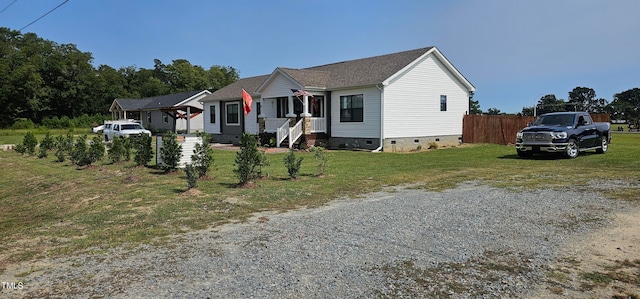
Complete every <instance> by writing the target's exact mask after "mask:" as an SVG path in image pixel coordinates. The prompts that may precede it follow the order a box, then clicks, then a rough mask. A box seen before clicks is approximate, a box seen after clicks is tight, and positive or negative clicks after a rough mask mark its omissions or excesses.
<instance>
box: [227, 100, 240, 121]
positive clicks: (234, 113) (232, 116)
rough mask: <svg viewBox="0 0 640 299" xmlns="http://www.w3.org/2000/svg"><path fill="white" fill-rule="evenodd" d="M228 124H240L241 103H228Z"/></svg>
mask: <svg viewBox="0 0 640 299" xmlns="http://www.w3.org/2000/svg"><path fill="white" fill-rule="evenodd" d="M226 107H227V124H228V125H229V124H232V125H233V124H240V104H238V103H230V104H227V106H226Z"/></svg>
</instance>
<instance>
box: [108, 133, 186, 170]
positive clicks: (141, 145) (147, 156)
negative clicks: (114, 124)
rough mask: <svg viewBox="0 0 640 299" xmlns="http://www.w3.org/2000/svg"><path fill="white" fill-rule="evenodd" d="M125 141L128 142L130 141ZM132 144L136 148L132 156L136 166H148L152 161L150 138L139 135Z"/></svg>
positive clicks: (145, 135)
mask: <svg viewBox="0 0 640 299" xmlns="http://www.w3.org/2000/svg"><path fill="white" fill-rule="evenodd" d="M116 139H117V138H116ZM127 140H128V141H129V142H130V139H127ZM114 141H115V140H114ZM133 143H135V146H136V154H135V155H134V156H133V160H134V161H135V162H136V165H138V166H140V165H144V166H147V165H149V162H151V159H153V148H151V137H150V136H149V135H147V134H140V136H138V137H137V138H136V139H135V141H134V142H133ZM179 159H180V158H178V160H179Z"/></svg>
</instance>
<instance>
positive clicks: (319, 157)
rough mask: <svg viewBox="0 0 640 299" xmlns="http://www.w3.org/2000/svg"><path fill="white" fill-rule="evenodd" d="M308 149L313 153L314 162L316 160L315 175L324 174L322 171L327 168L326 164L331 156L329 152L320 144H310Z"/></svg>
mask: <svg viewBox="0 0 640 299" xmlns="http://www.w3.org/2000/svg"><path fill="white" fill-rule="evenodd" d="M309 151H310V152H312V153H313V157H314V158H315V159H316V162H318V173H317V175H319V176H320V175H324V172H325V170H326V169H327V164H329V158H331V154H329V153H328V152H327V150H326V149H325V148H323V147H321V146H312V147H311V149H309Z"/></svg>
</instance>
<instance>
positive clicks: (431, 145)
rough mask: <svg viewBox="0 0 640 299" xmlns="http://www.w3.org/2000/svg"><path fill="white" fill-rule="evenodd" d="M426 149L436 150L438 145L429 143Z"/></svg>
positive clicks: (432, 142)
mask: <svg viewBox="0 0 640 299" xmlns="http://www.w3.org/2000/svg"><path fill="white" fill-rule="evenodd" d="M428 149H438V143H436V142H435V141H431V142H429V147H428Z"/></svg>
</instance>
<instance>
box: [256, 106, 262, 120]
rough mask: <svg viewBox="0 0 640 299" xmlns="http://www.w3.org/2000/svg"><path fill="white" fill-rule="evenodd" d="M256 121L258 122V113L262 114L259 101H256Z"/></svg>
mask: <svg viewBox="0 0 640 299" xmlns="http://www.w3.org/2000/svg"><path fill="white" fill-rule="evenodd" d="M256 112H257V113H256V123H259V122H260V115H261V114H262V104H261V103H260V102H256Z"/></svg>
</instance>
